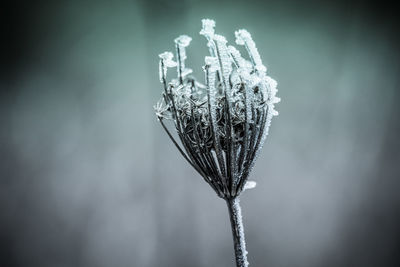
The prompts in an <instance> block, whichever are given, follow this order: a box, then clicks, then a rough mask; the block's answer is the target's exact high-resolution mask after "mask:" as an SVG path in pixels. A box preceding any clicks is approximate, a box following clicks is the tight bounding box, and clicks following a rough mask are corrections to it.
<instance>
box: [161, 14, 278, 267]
mask: <svg viewBox="0 0 400 267" xmlns="http://www.w3.org/2000/svg"><path fill="white" fill-rule="evenodd" d="M200 34H201V35H203V36H204V37H205V38H206V40H207V46H208V48H209V51H210V56H205V65H204V67H203V70H204V74H205V81H204V84H205V85H203V83H201V82H199V81H197V80H196V79H195V78H193V77H191V76H189V75H188V74H189V73H191V69H189V68H186V66H185V60H186V57H187V55H186V49H187V47H188V46H189V44H190V42H191V40H192V38H190V37H189V36H187V35H181V36H179V37H178V38H176V39H175V48H176V61H174V60H173V57H174V56H173V54H172V53H171V52H164V53H162V54H160V66H159V67H160V82H161V83H162V84H163V86H164V92H163V94H162V98H161V99H160V100H159V101H158V103H157V104H156V105H155V106H154V109H155V113H156V116H157V118H158V120H159V121H160V123H161V125H162V127H163V129H164V130H165V131H166V133H167V135H168V136H169V138H170V139H171V141H172V142H173V143H174V145H175V146H176V147H177V149H178V151H179V152H180V153H181V155H182V156H183V157H184V158H185V159H186V161H187V162H188V163H189V164H190V165H191V166H192V167H193V168H194V169H195V170H196V171H197V172H198V173H199V174H200V176H202V178H203V179H204V181H205V182H207V183H208V184H209V185H210V187H211V188H212V189H213V190H214V191H215V192H216V194H217V196H218V197H220V198H222V199H224V200H225V201H226V203H227V205H228V211H229V215H230V221H231V226H232V235H233V242H234V249H235V259H236V266H237V267H247V266H248V261H247V251H246V244H245V238H244V228H243V221H242V215H241V209H240V205H239V196H240V194H241V193H242V192H243V191H245V190H247V189H251V188H254V187H255V185H256V183H255V182H254V181H248V178H249V175H250V173H251V170H252V169H253V167H254V164H255V161H256V159H257V157H258V156H259V154H260V151H261V148H262V146H263V144H264V141H265V139H266V137H267V135H268V130H269V127H270V124H271V120H272V118H273V117H274V116H276V115H278V112H277V111H276V110H275V104H276V103H278V102H279V101H280V99H279V98H278V97H276V93H277V89H276V87H277V83H276V81H275V80H273V79H272V78H271V77H269V76H267V73H266V71H267V70H266V68H265V66H264V65H263V64H262V61H261V57H260V54H259V53H258V50H257V48H256V45H255V43H254V41H253V39H252V38H251V35H250V33H249V32H247V31H246V30H238V31H236V32H235V36H236V43H237V44H239V45H243V46H245V48H246V50H247V52H248V54H249V57H250V61H249V60H246V59H245V58H244V57H242V56H241V54H240V52H239V51H238V50H237V49H236V48H235V47H234V46H231V45H228V42H227V40H226V38H225V37H224V36H222V35H220V34H216V33H215V21H213V20H211V19H203V20H202V29H201V31H200ZM172 67H177V77H176V78H174V79H171V80H170V81H167V70H168V68H172ZM164 121H170V122H171V124H172V125H173V126H172V128H173V129H174V130H175V131H176V133H177V138H174V137H173V135H172V134H171V132H170V130H168V127H167V124H166V123H165V122H164ZM177 139H179V141H180V144H179V141H178V140H177Z"/></svg>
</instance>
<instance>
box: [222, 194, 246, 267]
mask: <svg viewBox="0 0 400 267" xmlns="http://www.w3.org/2000/svg"><path fill="white" fill-rule="evenodd" d="M226 204H227V205H228V210H229V217H230V220H231V227H232V236H233V246H234V249H235V258H236V266H237V267H247V266H249V262H248V261H247V251H246V242H245V239H244V229H243V220H242V211H241V208H240V205H239V198H238V197H236V198H233V199H227V200H226Z"/></svg>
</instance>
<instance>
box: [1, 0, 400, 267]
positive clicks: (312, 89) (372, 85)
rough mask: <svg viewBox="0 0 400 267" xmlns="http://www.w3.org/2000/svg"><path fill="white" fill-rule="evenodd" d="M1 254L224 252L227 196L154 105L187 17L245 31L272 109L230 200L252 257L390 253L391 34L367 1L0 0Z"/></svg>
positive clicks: (190, 27)
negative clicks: (191, 158) (272, 90)
mask: <svg viewBox="0 0 400 267" xmlns="http://www.w3.org/2000/svg"><path fill="white" fill-rule="evenodd" d="M1 17H2V20H3V22H2V23H1V24H2V26H1V27H2V32H3V34H2V35H3V37H4V39H5V41H4V42H3V43H5V44H6V47H5V48H4V49H3V50H2V52H1V62H2V64H1V65H2V68H1V79H0V88H1V95H0V114H1V115H0V119H1V121H0V123H1V128H0V157H1V158H0V159H1V160H0V178H1V179H0V246H1V247H0V248H1V249H0V251H1V252H0V265H1V266H29V267H32V266H41V267H46V266H51V267H57V266H60V267H61V266H63V267H64V266H85V267H89V266H99V267H100V266H113V267H119V266H121V267H124V266H138V267H142V266H143V267H146V266H192V267H200V266H221V267H222V266H226V267H228V266H233V265H234V263H233V260H234V256H233V245H232V240H231V230H230V225H229V218H228V212H227V209H226V206H225V203H224V202H223V201H222V200H221V199H218V198H217V197H216V195H215V193H214V192H213V191H212V190H211V189H210V188H209V186H208V185H207V184H206V183H205V182H204V181H202V178H201V177H199V175H198V174H197V173H196V172H195V171H194V170H193V169H192V168H191V167H190V166H189V165H188V164H187V163H186V162H185V161H184V159H183V158H182V157H181V156H180V155H179V153H178V151H177V150H176V149H175V148H174V146H173V144H172V143H171V142H170V141H169V139H168V137H167V136H166V134H165V133H164V132H163V130H162V128H161V126H160V125H159V124H158V122H157V120H156V118H155V115H154V114H153V105H154V104H155V103H156V101H157V100H158V99H159V98H160V96H161V92H162V88H161V85H160V84H159V81H158V54H159V53H161V52H164V51H167V50H169V51H173V49H174V44H173V39H174V38H175V37H177V36H178V35H180V34H188V35H190V36H191V37H193V41H192V44H191V46H190V47H189V48H188V50H187V54H188V60H187V65H188V66H189V67H191V68H193V69H194V73H195V74H196V76H197V77H198V78H199V79H200V80H202V79H203V77H204V74H203V72H202V69H201V67H202V65H203V62H204V56H205V55H207V48H206V42H205V40H204V39H203V38H202V37H201V36H199V34H198V32H199V31H200V28H201V19H202V18H212V19H214V20H216V23H217V27H216V31H217V32H218V33H220V34H223V35H225V36H226V37H227V39H228V41H229V43H231V44H232V43H233V42H234V34H233V33H234V31H235V30H237V29H240V28H245V29H247V30H248V31H249V32H250V33H251V34H252V36H253V38H254V40H255V42H256V44H257V47H258V50H259V52H260V54H261V57H262V59H263V61H264V64H265V65H266V66H267V67H268V72H269V75H270V76H271V77H273V78H274V79H276V80H277V81H278V90H279V92H278V96H279V97H281V98H282V102H281V103H279V104H278V105H277V110H278V111H279V113H280V115H279V116H278V117H276V118H274V119H273V121H272V127H271V130H270V134H269V137H268V138H267V142H266V144H265V146H264V150H263V152H262V154H261V156H260V158H259V159H258V162H257V164H256V167H255V169H254V172H253V173H252V175H251V178H250V179H251V180H255V181H256V182H257V187H256V188H255V189H253V190H249V191H246V192H245V193H244V194H243V196H242V198H241V204H242V208H243V215H244V226H245V233H246V239H247V243H248V244H247V248H248V250H249V255H248V257H249V261H250V266H274V267H275V266H282V267H284V266H291V267H293V266H307V267H313V266H316V267H325V266H327V267H329V266H364V267H368V266H376V267H378V266H398V264H399V263H400V261H399V258H398V256H399V255H398V253H399V251H398V245H399V242H400V231H399V223H400V217H399V209H400V195H399V193H398V188H399V186H400V182H399V166H398V165H399V139H398V136H399V133H400V128H399V123H398V115H399V107H398V103H397V102H398V99H399V94H400V92H399V60H398V59H399V49H398V48H399V40H398V36H399V35H398V30H397V18H396V13H395V9H394V8H393V7H391V6H389V5H384V4H383V3H381V2H379V3H372V2H364V1H332V2H323V1H288V0H286V1H195V0H187V1H163V0H156V1H144V0H143V1H38V2H35V3H33V2H23V1H22V2H21V1H14V2H12V3H9V4H6V5H5V8H4V9H2V16H1Z"/></svg>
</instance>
